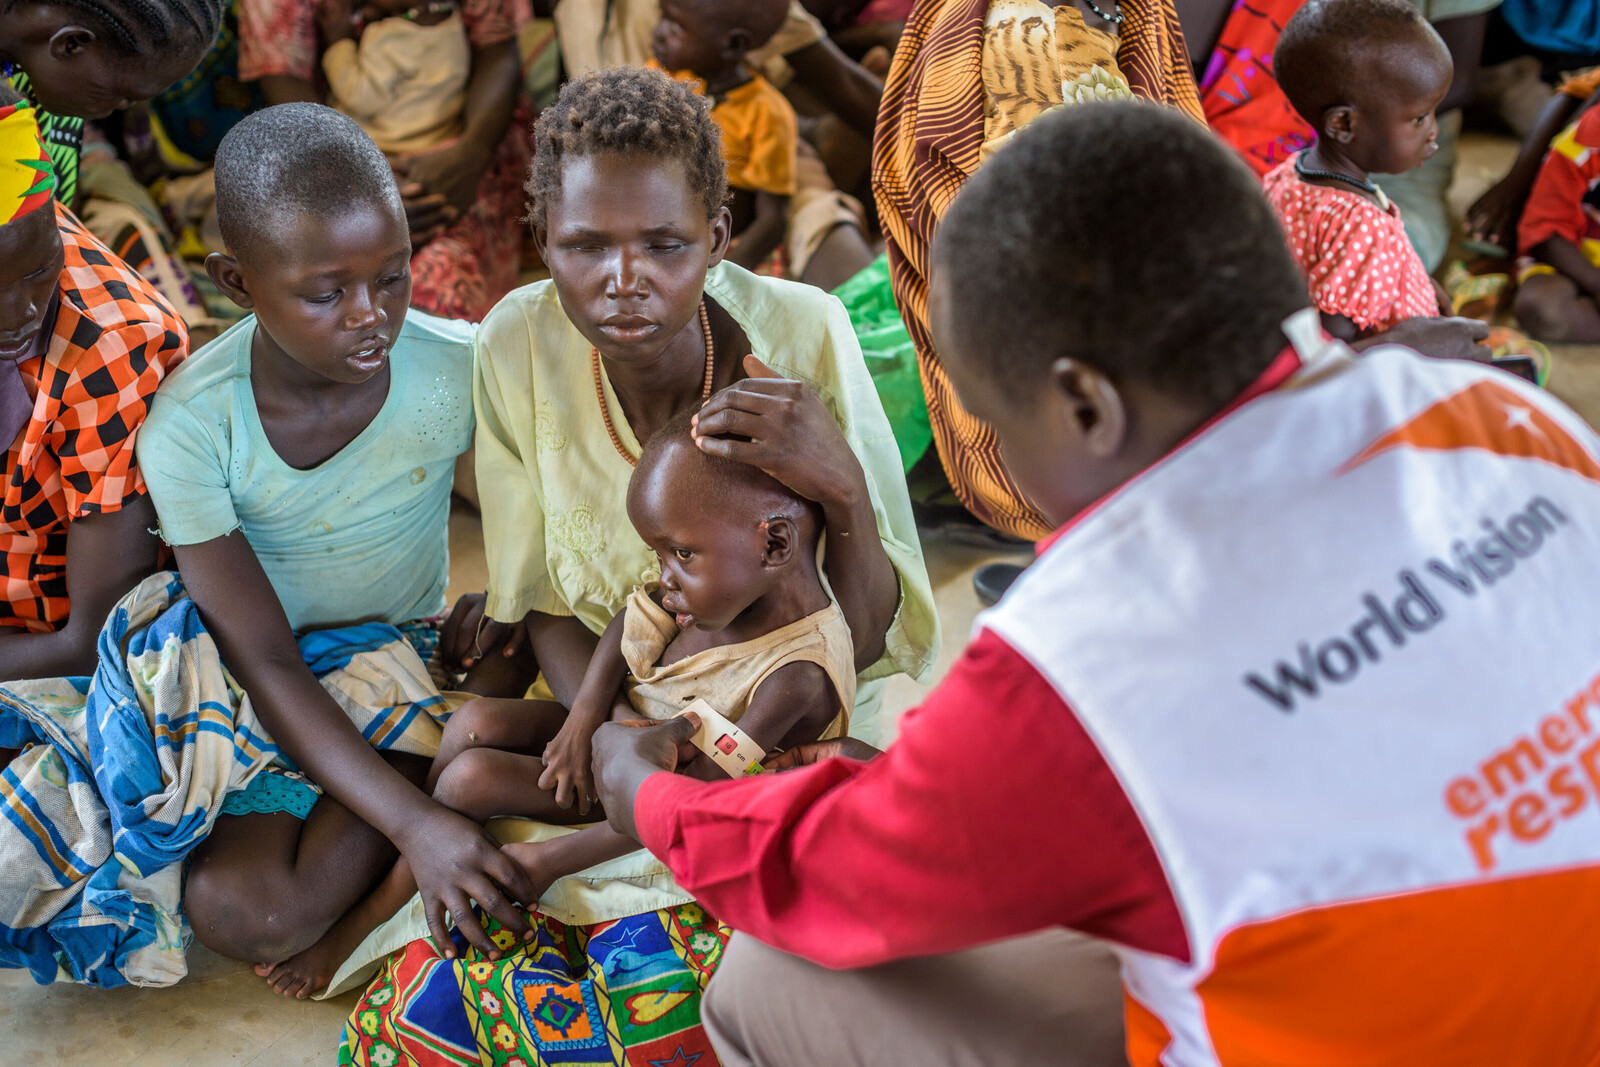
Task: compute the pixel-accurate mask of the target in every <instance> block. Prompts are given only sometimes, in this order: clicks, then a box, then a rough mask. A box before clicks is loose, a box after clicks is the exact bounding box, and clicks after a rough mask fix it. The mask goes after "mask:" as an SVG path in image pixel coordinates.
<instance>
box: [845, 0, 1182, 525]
mask: <svg viewBox="0 0 1600 1067" xmlns="http://www.w3.org/2000/svg"><path fill="white" fill-rule="evenodd" d="M1120 10H1121V12H1122V14H1123V16H1124V17H1125V21H1124V22H1123V24H1122V25H1121V27H1120V28H1119V29H1120V36H1119V38H1118V42H1117V53H1116V62H1117V68H1118V72H1119V74H1120V76H1121V78H1122V79H1123V80H1124V81H1125V82H1126V83H1127V85H1128V87H1129V89H1131V91H1132V92H1133V94H1134V95H1135V96H1138V97H1141V98H1143V99H1147V100H1153V101H1156V102H1158V103H1163V104H1167V105H1169V106H1172V107H1176V108H1178V109H1180V110H1181V111H1183V112H1184V113H1185V114H1187V115H1189V116H1191V117H1192V118H1193V119H1194V120H1195V121H1196V122H1204V121H1205V120H1204V117H1203V115H1202V112H1201V107H1200V94H1199V90H1198V89H1197V88H1196V86H1195V81H1194V70H1193V68H1192V67H1191V66H1190V63H1189V54H1188V50H1187V48H1186V47H1185V45H1184V41H1183V31H1182V30H1181V29H1180V28H1179V25H1178V16H1177V12H1176V10H1175V9H1174V8H1173V6H1172V2H1171V0H1127V2H1125V3H1123V4H1122V6H1121V9H1120ZM988 11H989V0H922V2H921V3H919V4H918V5H917V7H916V8H915V9H914V10H913V11H912V13H911V17H910V19H909V20H907V22H906V29H905V33H904V34H903V35H902V36H901V38H900V43H899V45H898V46H897V47H896V49H895V54H894V63H893V65H891V66H890V68H889V76H888V78H887V80H886V82H885V84H884V93H883V103H882V106H881V107H880V108H879V109H878V131H877V137H876V138H875V141H874V145H873V153H872V189H873V194H874V196H875V198H876V200H877V203H878V213H879V217H880V218H881V219H882V222H883V229H884V238H885V240H886V242H887V245H888V251H889V270H890V277H891V280H892V283H893V286H894V295H895V302H896V303H897V304H898V305H899V307H900V314H901V316H902V317H903V318H904V319H905V324H906V329H907V330H908V331H909V332H910V334H911V337H912V340H913V341H914V342H915V343H916V348H917V360H918V363H919V365H920V367H921V370H922V383H923V390H924V392H925V393H926V395H927V400H928V416H929V420H930V422H931V423H932V425H933V434H934V441H935V443H936V444H937V446H938V449H939V458H940V459H941V461H942V462H943V464H944V469H945V474H946V475H947V476H948V477H949V479H950V484H951V485H952V486H953V487H954V489H955V491H956V495H957V496H958V497H959V498H960V499H961V502H962V504H964V505H965V506H966V507H967V508H968V509H969V510H971V511H972V513H973V514H974V515H976V516H977V517H978V518H979V519H981V520H983V521H984V522H985V523H988V524H989V525H990V526H993V527H995V528H996V529H999V530H1002V531H1005V532H1006V533H1010V534H1013V535H1015V536H1018V537H1026V538H1030V539H1037V538H1039V537H1043V536H1044V535H1045V534H1046V533H1048V532H1049V523H1048V522H1046V521H1045V519H1044V517H1043V516H1042V515H1041V514H1040V513H1039V512H1038V510H1037V509H1035V508H1034V507H1033V506H1032V505H1031V504H1029V503H1028V501H1027V500H1026V499H1025V498H1024V497H1023V496H1022V493H1021V491H1020V490H1019V489H1018V488H1017V486H1016V483H1015V482H1013V481H1012V480H1011V476H1010V475H1009V474H1007V473H1006V470H1005V466H1004V464H1003V463H1002V462H1001V459H1000V445H999V441H998V440H997V439H996V437H995V436H994V433H993V431H991V430H990V429H989V428H988V427H987V426H985V425H983V423H981V422H979V421H978V420H977V419H974V418H973V417H972V416H971V415H969V414H968V413H967V412H966V410H965V409H964V408H962V406H961V402H960V400H959V399H958V398H957V397H956V394H955V389H954V388H953V387H952V386H951V384H950V379H949V378H948V377H947V376H946V374H945V372H944V368H943V367H942V366H941V365H940V362H939V354H938V352H937V351H935V350H934V347H933V338H932V336H931V334H930V333H929V329H928V271H929V256H930V253H931V249H932V243H933V233H934V230H935V228H936V227H937V226H938V223H939V219H940V218H942V217H943V216H944V213H945V211H946V210H947V209H948V208H949V206H950V203H951V201H953V200H954V199H955V196H956V194H957V193H959V192H960V191H961V187H962V186H963V185H964V184H965V183H966V180H967V178H968V177H970V176H971V175H972V174H973V173H974V172H975V171H976V170H977V169H978V163H979V157H980V151H981V149H982V147H983V143H984V85H983V44H984V21H985V17H986V15H987V14H988Z"/></svg>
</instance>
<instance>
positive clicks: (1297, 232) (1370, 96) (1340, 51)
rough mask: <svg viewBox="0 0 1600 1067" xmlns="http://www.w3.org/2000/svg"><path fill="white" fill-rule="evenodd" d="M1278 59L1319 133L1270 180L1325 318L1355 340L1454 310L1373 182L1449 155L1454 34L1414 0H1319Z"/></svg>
mask: <svg viewBox="0 0 1600 1067" xmlns="http://www.w3.org/2000/svg"><path fill="white" fill-rule="evenodd" d="M1274 61H1275V63H1276V69H1277V75H1278V81H1279V83H1280V84H1281V85H1282V87H1283V91H1284V93H1285V95H1287V96H1288V98H1289V102H1290V103H1291V104H1293V105H1294V109H1295V110H1296V111H1297V112H1299V113H1300V116H1301V117H1302V118H1304V119H1305V120H1306V121H1307V122H1308V123H1310V124H1311V126H1312V127H1313V128H1314V129H1315V130H1316V132H1317V141H1316V143H1315V144H1314V145H1312V146H1311V147H1310V148H1308V149H1306V150H1305V151H1303V152H1301V153H1300V154H1299V155H1297V156H1295V157H1294V158H1293V159H1291V160H1288V161H1286V162H1284V163H1281V164H1279V165H1278V166H1277V167H1276V168H1274V169H1273V170H1271V171H1269V172H1268V173H1267V176H1266V177H1265V178H1264V179H1263V182H1264V184H1265V188H1266V193H1267V199H1268V200H1269V201H1271V203H1272V207H1273V209H1274V210H1275V211H1276V212H1277V214H1278V218H1279V220H1280V221H1281V222H1282V223H1283V228H1284V232H1285V234H1286V235H1287V237H1288V239H1289V250H1290V251H1291V252H1292V253H1293V254H1294V258H1295V261H1296V262H1298V263H1299V264H1300V269H1301V270H1302V271H1304V272H1305V275H1306V278H1307V280H1308V281H1309V283H1310V287H1311V297H1312V299H1313V300H1314V301H1315V302H1316V305H1317V308H1318V309H1319V310H1320V311H1321V312H1322V319H1323V325H1324V326H1325V327H1327V329H1328V330H1329V332H1331V333H1333V334H1334V335H1335V336H1337V337H1340V338H1342V339H1344V340H1347V341H1350V340H1355V339H1356V338H1358V337H1361V336H1364V335H1368V334H1374V333H1381V332H1383V331H1384V330H1387V329H1389V328H1390V327H1392V326H1394V325H1396V324H1397V323H1399V322H1401V321H1403V320H1405V319H1410V318H1416V317H1432V316H1437V315H1440V314H1444V313H1448V310H1449V303H1448V299H1447V298H1446V296H1445V295H1444V292H1443V290H1442V289H1441V288H1440V287H1439V286H1438V285H1437V284H1436V283H1435V282H1434V281H1433V279H1432V278H1431V277H1430V276H1429V275H1428V269H1427V267H1425V266H1424V265H1423V263H1422V260H1421V258H1419V257H1418V255H1417V252H1416V249H1414V248H1413V247H1412V245H1411V241H1410V240H1409V239H1408V238H1407V237H1406V231H1405V227H1404V225H1402V223H1401V220H1400V211H1399V209H1398V208H1396V207H1395V206H1394V205H1393V204H1392V203H1390V202H1389V199H1388V197H1386V196H1384V194H1383V191H1382V190H1380V189H1379V188H1378V187H1377V186H1376V185H1374V184H1373V183H1372V181H1371V180H1370V178H1369V175H1370V174H1372V173H1379V174H1401V173H1404V172H1405V171H1408V170H1411V169H1412V168H1414V167H1417V166H1420V165H1421V164H1422V163H1423V162H1424V161H1426V160H1427V159H1428V158H1429V157H1430V156H1432V155H1433V154H1434V153H1435V152H1436V151H1438V148H1439V145H1438V136H1439V127H1438V122H1437V120H1436V119H1435V117H1434V109H1435V108H1436V107H1438V105H1439V102H1440V101H1441V100H1443V99H1444V96H1445V93H1446V92H1448V91H1449V89H1450V80H1451V76H1452V73H1453V70H1454V67H1453V64H1452V63H1451V60H1450V50H1449V49H1448V48H1446V47H1445V44H1444V41H1442V40H1441V39H1440V38H1439V34H1438V33H1437V32H1435V30H1434V28H1433V27H1432V26H1430V25H1429V24H1428V21H1427V20H1426V19H1425V18H1423V17H1422V15H1421V14H1420V13H1419V12H1418V11H1417V9H1416V8H1415V7H1413V6H1412V5H1411V4H1410V3H1408V2H1407V0H1311V2H1310V3H1308V4H1306V5H1305V6H1304V7H1302V8H1301V9H1300V10H1299V11H1298V12H1296V13H1295V15H1294V17H1293V18H1291V19H1290V20H1289V22H1288V24H1287V25H1285V26H1284V29H1283V36H1282V37H1281V38H1280V39H1279V41H1278V48H1277V51H1276V52H1275V53H1274Z"/></svg>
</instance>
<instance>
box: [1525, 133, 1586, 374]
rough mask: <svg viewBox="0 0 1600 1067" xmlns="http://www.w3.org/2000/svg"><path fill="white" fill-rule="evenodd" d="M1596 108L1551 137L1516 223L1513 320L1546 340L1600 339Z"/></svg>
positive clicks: (1584, 341)
mask: <svg viewBox="0 0 1600 1067" xmlns="http://www.w3.org/2000/svg"><path fill="white" fill-rule="evenodd" d="M1597 187H1600V108H1590V109H1588V110H1587V111H1585V112H1584V113H1583V114H1582V115H1581V116H1580V117H1579V118H1578V121H1577V122H1575V123H1573V124H1572V125H1571V126H1568V127H1567V129H1566V130H1565V131H1563V132H1562V133H1561V134H1560V136H1558V137H1557V138H1556V139H1555V140H1554V141H1553V142H1551V144H1550V152H1549V154H1548V155H1546V156H1545V160H1544V164H1543V165H1542V166H1541V167H1540V169H1539V177H1538V179H1537V180H1535V182H1534V185H1533V192H1532V193H1531V194H1530V195H1529V196H1528V203H1527V206H1526V207H1524V208H1523V211H1522V221H1521V222H1520V223H1519V224H1518V226H1517V247H1518V248H1520V249H1522V251H1523V257H1522V258H1521V259H1519V261H1518V263H1517V266H1518V280H1519V283H1520V284H1519V288H1518V290H1517V297H1516V302H1515V303H1514V304H1513V305H1512V310H1513V311H1514V313H1515V314H1516V316H1517V321H1518V322H1520V323H1521V324H1522V325H1523V326H1524V327H1526V328H1527V330H1528V332H1530V333H1532V334H1533V335H1534V336H1535V337H1542V338H1544V339H1546V340H1550V341H1576V342H1583V343H1588V344H1593V343H1595V342H1597V341H1600V306H1597V304H1596V301H1597V300H1600V188H1597Z"/></svg>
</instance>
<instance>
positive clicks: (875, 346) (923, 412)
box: [833, 254, 933, 471]
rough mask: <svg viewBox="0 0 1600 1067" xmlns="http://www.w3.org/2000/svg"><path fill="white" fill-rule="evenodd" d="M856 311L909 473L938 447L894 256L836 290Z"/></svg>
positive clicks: (853, 318) (864, 349)
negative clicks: (898, 302) (892, 278)
mask: <svg viewBox="0 0 1600 1067" xmlns="http://www.w3.org/2000/svg"><path fill="white" fill-rule="evenodd" d="M833 295H834V296H836V297H838V298H839V299H840V301H842V302H843V303H844V307H845V310H846V311H847V312H849V313H850V325H851V326H852V327H853V328H854V329H855V331H856V339H857V340H858V341H860V342H861V355H862V356H863V357H864V358H865V359H866V361H867V371H868V373H870V374H871V375H872V384H873V385H875V386H877V389H878V399H879V400H880V401H881V402H882V403H883V411H884V414H886V415H888V416H889V428H890V429H891V430H893V431H894V440H895V444H897V445H898V446H899V447H900V462H901V464H903V465H904V467H905V469H906V470H907V471H909V470H910V469H911V468H912V467H913V466H915V465H916V462H917V460H919V459H921V458H922V455H923V453H924V452H926V451H927V450H928V446H929V445H930V444H932V443H933V427H932V426H931V425H930V424H929V422H928V401H927V398H926V397H924V396H923V395H922V375H921V373H920V372H918V370H917V350H916V346H915V345H913V344H912V341H911V335H910V334H909V333H907V332H906V324H905V323H904V322H902V321H901V320H900V311H899V309H898V308H896V307H895V303H894V293H893V292H892V291H891V290H890V288H889V257H888V255H887V254H885V255H881V256H879V257H878V258H877V259H875V260H873V261H872V265H871V266H869V267H867V268H866V269H865V270H863V271H861V273H859V274H857V275H856V276H855V277H853V278H851V279H850V280H849V281H847V282H845V283H844V284H843V285H841V286H839V288H837V289H835V290H834V291H833Z"/></svg>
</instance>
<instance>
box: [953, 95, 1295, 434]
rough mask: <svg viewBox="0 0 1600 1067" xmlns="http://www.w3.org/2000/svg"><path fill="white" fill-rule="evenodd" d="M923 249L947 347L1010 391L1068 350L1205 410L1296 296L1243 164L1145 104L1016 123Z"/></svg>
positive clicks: (1173, 115) (1205, 133)
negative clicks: (929, 258)
mask: <svg viewBox="0 0 1600 1067" xmlns="http://www.w3.org/2000/svg"><path fill="white" fill-rule="evenodd" d="M934 250H935V251H934V288H935V289H936V290H940V291H942V293H943V294H944V297H945V299H946V300H947V302H948V306H947V307H946V308H945V310H944V313H943V316H942V317H943V318H944V319H946V320H947V321H948V322H949V323H950V326H949V329H950V330H951V331H952V334H953V336H952V338H951V340H952V342H954V344H953V346H952V347H954V348H957V349H959V350H961V351H963V352H965V353H969V354H970V357H969V358H970V360H971V366H970V367H968V368H967V370H968V372H969V377H970V376H982V377H983V378H985V379H987V380H989V381H992V382H994V383H995V384H996V387H997V388H998V389H1000V390H1001V391H1002V392H1003V394H1004V395H1005V396H1007V397H1008V398H1009V399H1010V400H1011V401H1012V402H1013V403H1015V404H1017V405H1019V406H1025V405H1032V404H1033V403H1034V402H1035V400H1036V399H1037V398H1038V397H1039V396H1041V394H1042V391H1043V390H1044V388H1045V385H1046V383H1047V382H1048V380H1049V374H1050V368H1051V367H1052V366H1053V365H1054V364H1055V362H1056V360H1058V359H1061V358H1070V359H1074V360H1077V361H1080V362H1083V363H1085V364H1088V365H1090V366H1092V367H1094V368H1095V369H1096V370H1098V371H1100V372H1101V373H1102V374H1104V375H1105V376H1106V377H1108V378H1110V379H1111V380H1112V381H1113V382H1117V383H1122V382H1128V381H1134V382H1138V383H1139V384H1141V385H1145V386H1149V387H1152V388H1154V389H1156V390H1159V391H1161V392H1164V393H1167V394H1169V395H1173V396H1176V397H1181V398H1184V399H1187V400H1194V401H1198V402H1200V403H1203V404H1206V405H1209V406H1211V408H1212V409H1213V410H1215V409H1216V408H1220V407H1221V406H1222V405H1223V404H1225V403H1226V402H1227V401H1229V400H1231V399H1232V398H1234V397H1235V396H1237V395H1239V393H1240V392H1242V391H1243V390H1244V389H1245V387H1246V386H1248V385H1249V384H1250V383H1251V382H1253V381H1254V380H1255V379H1256V378H1257V377H1258V376H1259V375H1260V374H1261V372H1262V371H1263V370H1265V369H1266V367H1267V365H1268V364H1269V363H1270V362H1271V361H1272V358H1273V357H1274V356H1275V355H1277V353H1278V352H1279V351H1281V350H1282V349H1283V348H1284V346H1285V345H1286V344H1287V343H1288V342H1287V341H1286V339H1285V338H1284V336H1283V333H1282V332H1281V331H1280V330H1279V329H1278V325H1279V323H1281V322H1282V321H1283V320H1284V319H1285V318H1287V317H1288V316H1289V315H1291V314H1292V313H1294V312H1295V311H1298V310H1299V309H1301V308H1303V307H1305V306H1306V305H1307V304H1309V303H1310V299H1309V297H1308V295H1307V292H1306V283H1305V279H1304V278H1303V276H1302V275H1301V274H1300V270H1299V268H1298V267H1297V266H1296V265H1295V262H1294V260H1293V259H1292V258H1290V255H1289V249H1288V247H1287V246H1286V245H1285V243H1284V238H1283V231H1282V229H1281V228H1280V227H1279V225H1278V220H1277V219H1276V218H1275V217H1274V216H1273V214H1272V209H1271V208H1270V207H1268V205H1267V201H1266V198H1265V197H1264V196H1262V193H1261V184H1260V182H1259V181H1257V180H1256V177H1255V175H1253V174H1252V173H1251V172H1250V171H1249V169H1248V168H1246V167H1245V165H1244V164H1243V163H1242V162H1240V160H1239V159H1238V158H1237V157H1236V156H1235V155H1234V153H1233V152H1232V151H1231V150H1230V149H1229V148H1228V147H1227V146H1226V145H1224V144H1223V143H1222V142H1221V141H1219V140H1217V138H1216V137H1215V136H1213V135H1212V134H1211V132H1210V131H1209V130H1207V129H1206V128H1205V127H1203V126H1201V125H1199V124H1198V123H1196V122H1194V121H1193V120H1191V119H1188V118H1186V117H1184V116H1183V115H1182V114H1181V113H1179V112H1177V111H1175V110H1172V109H1170V108H1165V107H1161V106H1158V105H1156V104H1149V103H1131V102H1118V103H1095V104H1085V105H1082V106H1080V107H1072V108H1066V109H1063V110H1061V111H1057V112H1053V113H1050V114H1046V115H1044V116H1042V117H1040V118H1038V119H1036V120H1035V121H1034V122H1032V123H1030V124H1029V125H1028V126H1026V127H1024V128H1023V129H1022V130H1021V131H1019V132H1018V133H1017V135H1016V137H1015V138H1014V139H1013V141H1012V142H1011V143H1010V144H1008V145H1007V146H1006V147H1005V148H1003V149H1001V151H1000V152H999V153H998V154H997V155H996V156H995V158H994V159H993V160H991V161H990V162H989V163H987V164H985V165H984V166H983V167H982V168H980V169H979V170H978V172H977V173H976V174H974V175H973V176H972V178H971V179H970V180H969V181H968V182H967V184H966V186H965V187H964V188H963V189H962V190H961V195H960V196H958V197H956V200H955V203H953V204H952V205H951V206H950V210H949V212H948V213H947V214H946V215H945V217H944V219H943V221H942V222H941V223H940V225H939V232H938V235H937V236H936V238H935V243H934ZM979 360H981V361H982V362H981V365H980V363H979V362H978V361H979Z"/></svg>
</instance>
